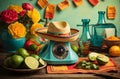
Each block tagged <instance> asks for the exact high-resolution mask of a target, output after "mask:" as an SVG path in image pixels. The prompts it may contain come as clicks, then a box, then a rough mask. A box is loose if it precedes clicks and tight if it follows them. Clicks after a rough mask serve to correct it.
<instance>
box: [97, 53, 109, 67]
mask: <svg viewBox="0 0 120 79" xmlns="http://www.w3.org/2000/svg"><path fill="white" fill-rule="evenodd" d="M96 60H97V62H98V64H99V65H105V64H107V63H108V62H109V57H107V56H105V55H102V54H100V55H98V56H97V58H96Z"/></svg>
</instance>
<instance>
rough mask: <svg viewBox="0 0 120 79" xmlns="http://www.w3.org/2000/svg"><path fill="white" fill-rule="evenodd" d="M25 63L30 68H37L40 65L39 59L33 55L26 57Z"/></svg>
mask: <svg viewBox="0 0 120 79" xmlns="http://www.w3.org/2000/svg"><path fill="white" fill-rule="evenodd" d="M24 64H25V66H26V68H29V69H36V68H38V67H39V62H38V60H37V59H36V58H34V57H32V56H28V57H26V58H25V61H24Z"/></svg>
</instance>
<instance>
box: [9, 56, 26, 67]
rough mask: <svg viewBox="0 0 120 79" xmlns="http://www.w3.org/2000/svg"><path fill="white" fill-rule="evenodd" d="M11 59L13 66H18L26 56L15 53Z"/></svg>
mask: <svg viewBox="0 0 120 79" xmlns="http://www.w3.org/2000/svg"><path fill="white" fill-rule="evenodd" d="M11 59H12V67H13V68H18V67H19V66H20V65H21V64H22V62H23V61H24V58H23V57H22V56H20V55H13V56H12V58H11Z"/></svg>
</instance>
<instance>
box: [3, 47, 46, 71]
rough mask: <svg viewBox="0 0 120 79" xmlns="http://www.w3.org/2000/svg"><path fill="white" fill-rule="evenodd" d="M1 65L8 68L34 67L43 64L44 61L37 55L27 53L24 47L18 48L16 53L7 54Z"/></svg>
mask: <svg viewBox="0 0 120 79" xmlns="http://www.w3.org/2000/svg"><path fill="white" fill-rule="evenodd" d="M3 65H4V66H6V67H8V68H23V69H26V68H27V69H36V68H38V67H41V66H43V65H45V61H43V60H42V59H41V58H40V57H39V55H37V54H29V53H28V51H27V50H26V49H25V48H20V49H18V50H17V51H16V53H14V54H12V55H9V56H7V57H6V58H5V60H4V63H3Z"/></svg>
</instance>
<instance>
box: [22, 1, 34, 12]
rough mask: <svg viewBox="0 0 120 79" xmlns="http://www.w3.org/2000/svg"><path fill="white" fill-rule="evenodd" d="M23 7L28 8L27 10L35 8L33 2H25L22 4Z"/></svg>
mask: <svg viewBox="0 0 120 79" xmlns="http://www.w3.org/2000/svg"><path fill="white" fill-rule="evenodd" d="M22 8H23V9H26V10H33V8H34V7H33V5H32V4H30V3H23V4H22Z"/></svg>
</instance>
